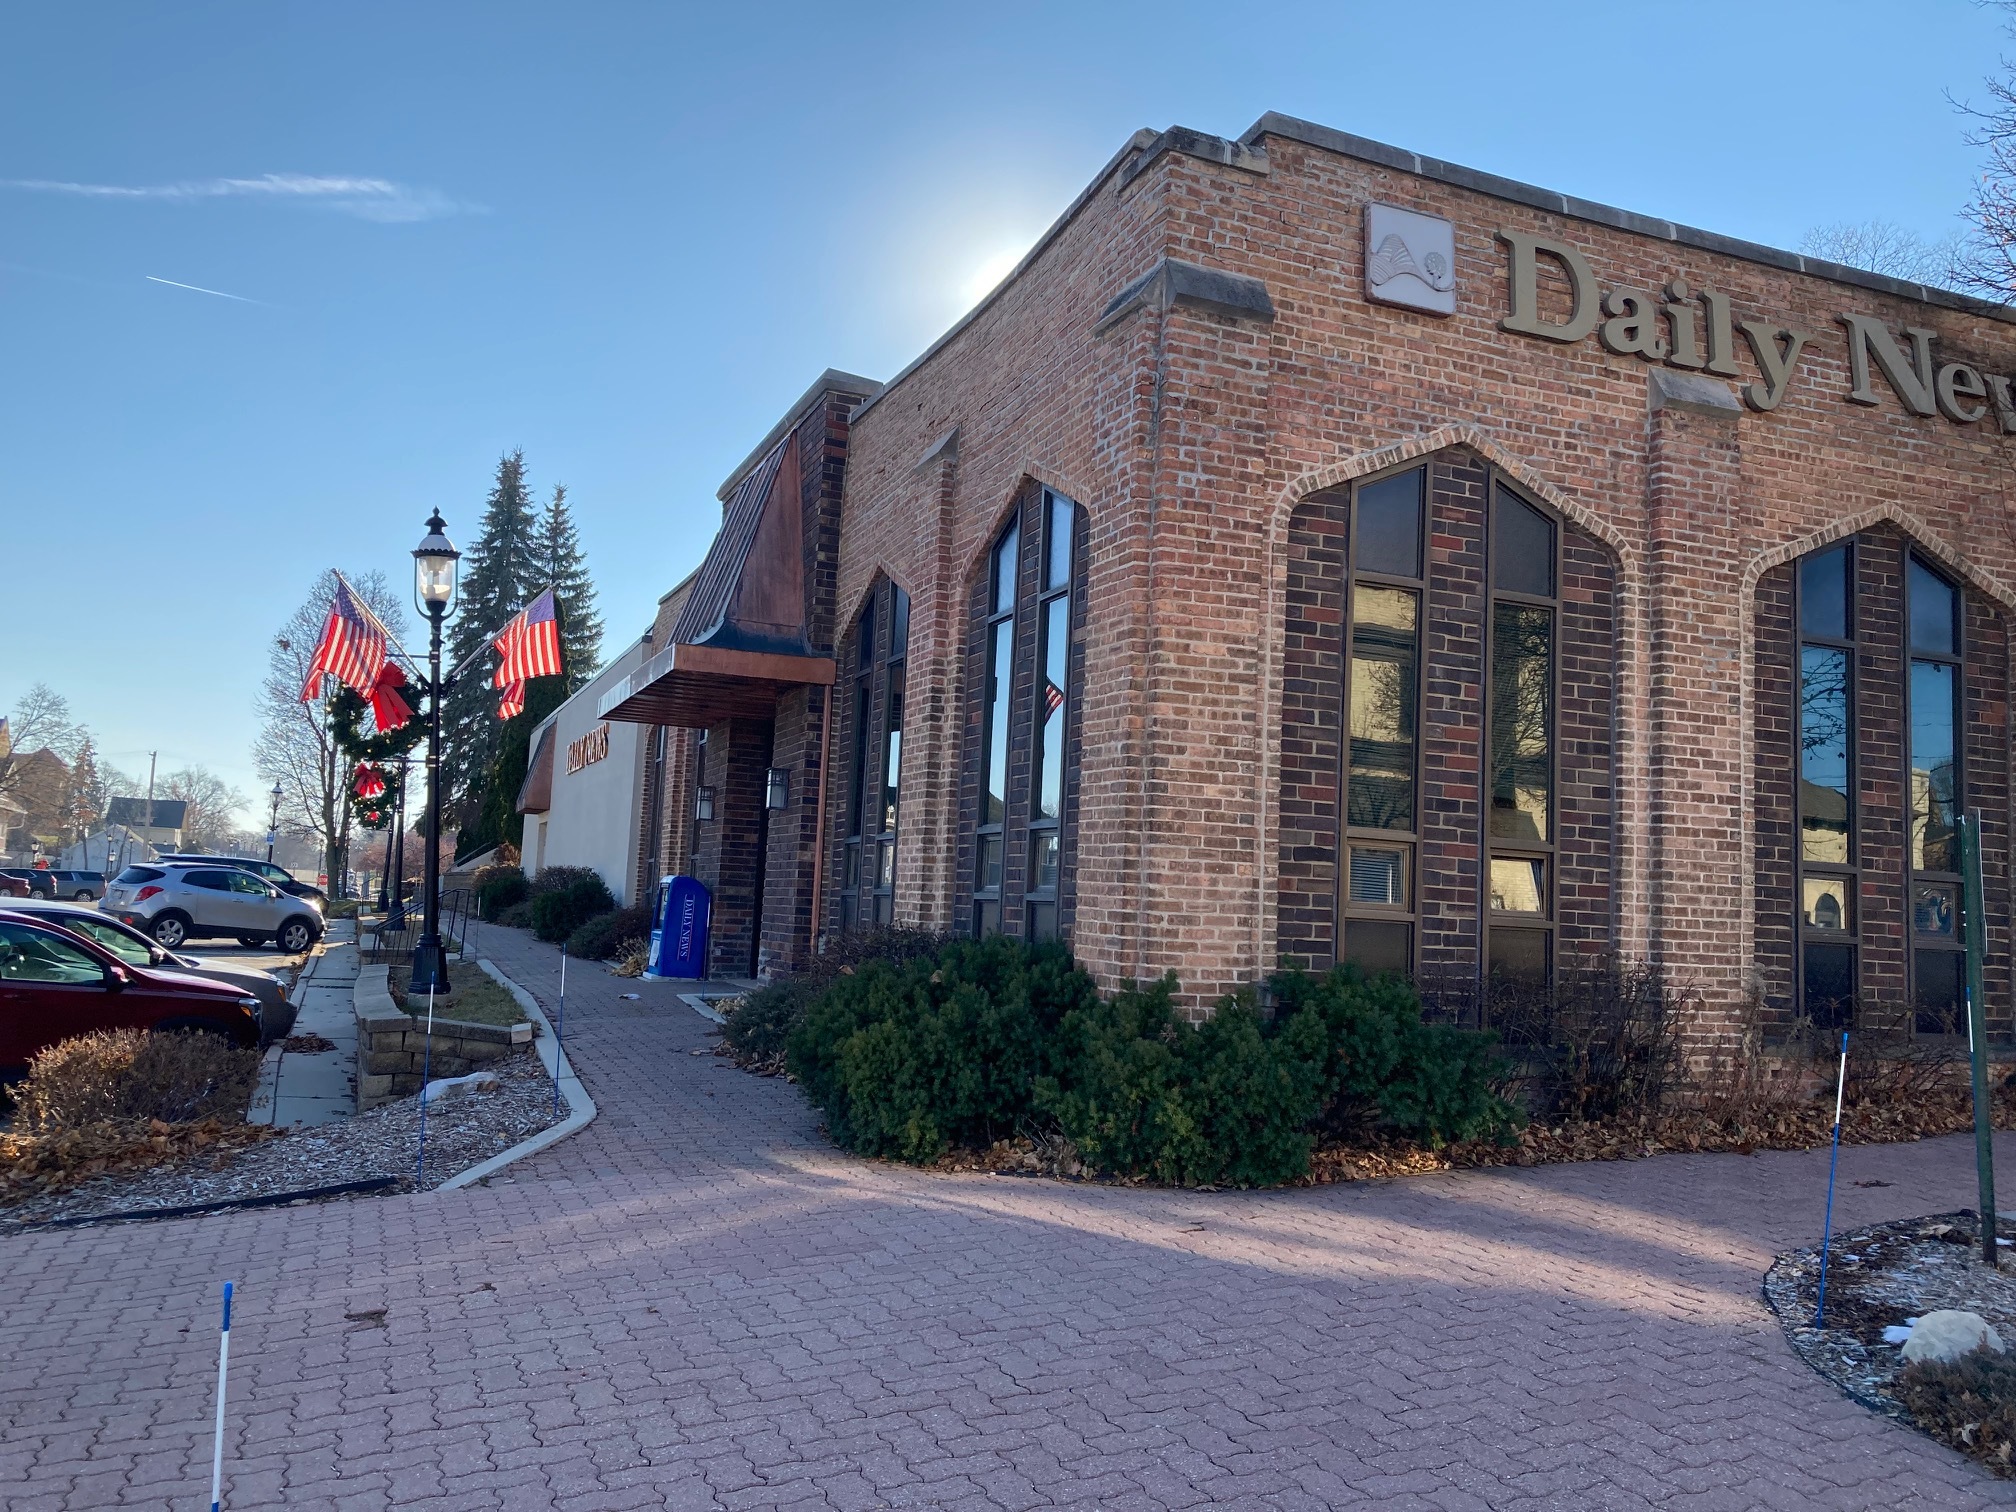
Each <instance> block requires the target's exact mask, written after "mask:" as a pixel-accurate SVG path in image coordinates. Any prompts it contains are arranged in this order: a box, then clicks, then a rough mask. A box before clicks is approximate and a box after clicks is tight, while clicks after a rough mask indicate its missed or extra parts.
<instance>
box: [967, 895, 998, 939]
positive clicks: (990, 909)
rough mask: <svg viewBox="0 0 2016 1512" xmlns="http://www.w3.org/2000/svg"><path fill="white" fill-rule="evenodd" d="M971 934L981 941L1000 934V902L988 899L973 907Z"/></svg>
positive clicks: (996, 899)
mask: <svg viewBox="0 0 2016 1512" xmlns="http://www.w3.org/2000/svg"><path fill="white" fill-rule="evenodd" d="M973 933H975V934H976V935H979V936H981V937H982V938H983V939H984V938H985V937H986V936H988V935H997V934H999V933H1001V901H1000V899H998V898H995V899H990V900H989V901H987V902H985V903H976V904H974V905H973Z"/></svg>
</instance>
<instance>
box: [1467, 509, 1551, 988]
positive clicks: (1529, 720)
mask: <svg viewBox="0 0 2016 1512" xmlns="http://www.w3.org/2000/svg"><path fill="white" fill-rule="evenodd" d="M1560 534H1561V533H1560V531H1558V530H1557V529H1556V528H1555V526H1554V522H1553V521H1552V520H1551V519H1549V518H1548V517H1547V516H1546V515H1544V514H1542V513H1541V512H1540V511H1539V510H1537V509H1535V508H1534V507H1533V506H1532V505H1531V504H1529V503H1527V502H1526V501H1525V500H1524V499H1522V498H1520V497H1519V495H1518V494H1516V493H1514V492H1513V491H1512V490H1511V489H1510V488H1507V487H1506V486H1505V485H1504V484H1503V483H1498V484H1496V485H1495V487H1494V489H1493V495H1492V501H1491V535H1490V538H1489V541H1488V543H1487V548H1486V550H1487V554H1488V556H1489V558H1490V562H1491V606H1490V619H1489V623H1490V650H1489V657H1490V667H1491V675H1490V679H1489V683H1488V686H1487V687H1486V689H1485V720H1486V723H1487V727H1488V729H1489V732H1490V733H1489V739H1488V742H1487V751H1486V759H1487V769H1486V794H1485V799H1486V808H1487V812H1488V815H1489V818H1488V820H1487V822H1486V824H1485V840H1486V844H1487V846H1488V851H1489V857H1490V866H1489V868H1488V870H1487V872H1486V874H1485V895H1486V897H1485V901H1486V905H1487V906H1486V910H1485V914H1486V927H1485V946H1484V961H1485V970H1486V972H1487V974H1489V975H1491V976H1495V977H1500V978H1507V979H1511V980H1515V981H1524V982H1528V983H1536V984H1537V983H1546V982H1548V981H1550V980H1552V977H1553V970H1554V964H1553V963H1554V871H1555V865H1554V857H1555V842H1556V825H1555V815H1554V792H1555V782H1554V754H1555V753H1554V745H1555V741H1554V696H1555V695H1554V679H1555V641H1556V635H1555V625H1556V621H1557V619H1558V617H1559V613H1560V608H1561V604H1560V583H1561V563H1560V550H1561V545H1560Z"/></svg>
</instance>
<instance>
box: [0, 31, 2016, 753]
mask: <svg viewBox="0 0 2016 1512" xmlns="http://www.w3.org/2000/svg"><path fill="white" fill-rule="evenodd" d="M7 30H8V41H7V45H6V47H5V48H4V50H0V180H6V181H8V186H7V187H0V358H4V361H0V710H4V709H5V708H6V707H7V705H8V704H9V703H10V702H11V701H12V700H13V699H14V698H15V697H17V696H18V695H19V694H20V693H21V692H22V691H23V690H24V689H25V688H26V687H27V686H28V685H29V684H31V683H33V682H35V681H37V680H41V681H46V682H48V683H50V684H52V685H53V686H55V687H56V688H57V689H58V690H60V691H62V692H64V693H66V694H67V695H68V696H69V698H70V700H71V703H72V705H73V708H74V711H75V712H76V714H77V715H78V716H79V717H80V718H82V719H83V720H84V721H85V722H86V723H88V724H89V725H91V726H92V727H93V728H94V729H95V730H97V731H98V732H99V734H100V737H101V744H102V746H103V748H104V749H105V750H106V751H107V752H108V753H109V754H110V756H111V758H112V759H113V760H114V761H115V762H116V763H118V764H119V765H120V766H122V767H124V768H126V769H127V770H135V769H138V770H139V771H141V772H142V773H143V774H144V771H145V766H146V752H147V751H148V750H150V749H158V750H159V751H160V752H161V760H162V764H163V768H164V770H165V769H170V768H173V767H175V766H179V765H184V764H187V763H192V762H201V763H203V764H205V765H208V766H210V767H212V768H214V769H216V770H217V771H219V772H221V773H223V774H224V775H225V776H226V777H228V778H229V779H230V780H231V781H232V782H234V783H235V784H237V785H238V786H239V787H240V788H242V789H243V790H245V791H246V792H247V793H255V792H257V791H258V790H259V789H260V788H261V787H262V786H263V784H261V783H259V781H258V779H257V778H256V776H255V774H254V773H253V770H252V765H251V759H250V754H249V747H250V745H251V742H252V738H253V736H254V734H255V733H256V718H255V715H254V712H253V699H254V695H255V693H256V690H257V686H258V683H259V680H260V677H261V675H262V672H263V667H264V657H265V646H266V643H267V641H268V639H269V638H270V636H271V635H272V633H273V631H274V629H275V628H276V627H277V625H278V624H279V623H280V622H281V621H282V620H283V619H284V618H285V617H286V616H287V615H288V613H289V612H290V611H291V610H292V609H293V608H294V607H295V605H297V604H298V603H299V602H300V600H301V598H302V596H303V594H304V592H305V589H306V586H307V585H308V583H309V581H310V580H311V579H312V578H313V577H314V575H315V574H316V572H317V571H318V570H320V569H321V568H323V567H325V566H329V565H337V566H342V567H344V568H354V569H357V570H364V569H368V568H370V567H374V566H375V567H382V568H384V569H385V570H387V571H388V572H390V573H392V574H393V575H394V576H395V579H396V580H398V581H401V582H403V581H406V580H407V578H408V577H409V575H410V573H409V558H408V556H407V553H408V551H410V549H411V548H412V546H413V545H414V543H415V542H416V541H417V540H418V539H419V537H420V535H421V534H422V530H421V521H422V520H423V519H424V517H425V516H426V513H427V511H428V510H429V509H430V508H431V507H433V506H436V505H438V506H439V507H440V508H441V510H442V512H443V513H444V514H445V515H446V516H447V518H448V521H449V529H450V533H451V534H452V535H454V536H455V537H456V538H457V539H458V540H460V541H462V542H463V543H465V544H466V542H467V540H468V538H469V537H470V535H471V534H473V530H474V526H475V523H476V518H477V514H478V510H479V507H480V504H481V501H482V498H483V495H484V492H485V490H486V488H487V485H488V482H489V478H490V474H491V472H492V469H493V468H494V466H495V463H496V459H497V457H498V454H499V453H500V452H501V451H503V450H506V449H509V448H512V447H523V448H524V451H525V456H526V462H527V464H528V467H529V469H530V472H531V476H532V480H533V482H534V485H535V486H536V487H538V488H540V489H541V490H542V491H543V490H544V489H546V488H549V487H550V486H551V485H552V484H553V483H554V482H555V481H561V482H565V483H566V484H567V485H568V490H569V496H570V498H571V499H572V500H573V502H574V504H575V507H576V509H577V510H578V513H579V518H580V523H581V528H582V533H583V536H584V538H585V541H586V545H587V548H588V553H589V560H590V566H591V567H592V569H593V570H594V572H595V575H596V578H597V580H598V584H599V586H600V590H601V603H602V609H603V613H604V616H605V618H606V619H607V621H608V622H609V625H610V641H609V647H608V648H609V649H610V650H614V649H616V648H617V647H618V646H620V645H621V644H623V643H624V642H626V641H627V640H628V639H630V638H631V637H633V636H634V635H635V634H636V633H637V632H638V631H639V630H641V629H642V628H643V626H644V625H645V624H646V623H647V622H648V620H649V618H650V614H651V610H652V607H653V604H654V602H655V600H656V598H657V596H658V594H660V593H661V592H663V591H664V590H665V589H666V588H668V587H670V586H671V585H672V584H673V583H674V582H676V581H677V580H678V579H679V578H680V577H681V576H682V575H683V574H684V573H685V572H687V571H688V570H689V569H690V568H691V567H692V566H693V565H694V563H695V562H696V561H697V560H698V559H699V556H700V555H701V553H702V552H703V551H704V550H705V548H706V545H707V542H708V539H709V538H710V536H711V533H712V530H713V528H714V525H715V523H716V522H717V520H718V505H717V504H716V502H715V498H714V490H715V488H716V486H717V485H718V484H719V482H720V481H721V479H722V478H723V476H724V475H725V474H726V473H727V472H728V471H729V469H731V468H732V467H733V466H734V464H735V463H736V462H737V461H738V460H739V459H740V458H741V457H742V456H743V454H744V453H745V452H746V451H747V450H748V449H749V448H750V446H752V445H753V444H754V443H755V442H756V441H757V440H758V439H759V438H760V437H761V436H762V434H763V432H764V431H765V430H766V429H767V428H768V427H769V426H770V425H771V423H772V422H773V421H774V420H775V419H776V418H777V417H778V415H779V413H780V412H781V410H782V408H783V406H784V405H786V404H788V403H789V402H790V400H791V399H792V398H794V397H795V396H796V395H797V394H798V393H799V392H800V391H801V390H802V389H803V388H804V386H805V385H806V384H807V383H808V382H809V381H810V380H811V379H812V378H813V377H815V376H816V375H817V374H818V373H819V372H820V370H822V369H823V368H825V367H828V366H833V367H841V368H847V369H850V370H853V371H856V372H860V373H865V374H868V375H870V376H873V377H887V376H889V375H890V374H892V373H894V372H895V371H896V370H897V369H898V368H900V367H901V366H902V365H903V364H904V363H906V362H907V361H909V360H910V358H912V357H913V356H915V355H916V353H917V352H918V351H919V350H920V349H921V348H922V347H923V346H925V345H926V344H927V343H928V342H929V341H930V340H931V339H932V338H933V337H934V336H936V335H937V334H938V333H939V332H940V331H941V330H942V329H943V328H944V327H945V326H946V325H948V324H949V323H950V322H951V321H952V320H953V319H955V318H956V317H957V316H958V314H959V313H960V312H961V311H962V310H963V309H965V308H966V307H967V306H968V305H969V304H970V303H971V302H972V300H973V299H974V298H975V297H976V296H977V295H978V294H979V293H980V292H982V291H983V290H984V288H985V287H986V285H987V283H988V282H989V279H990V274H995V275H998V273H999V272H1000V271H1001V270H1002V269H1003V267H1004V266H1006V265H1007V264H1009V263H1012V261H1013V260H1014V258H1015V257H1016V256H1017V255H1018V254H1019V253H1020V252H1021V251H1023V250H1024V249H1025V248H1026V247H1027V246H1028V245H1029V243H1030V242H1031V241H1033V240H1034V238H1035V237H1036V236H1037V235H1038V234H1039V233H1040V232H1041V230H1042V229H1043V228H1044V226H1046V225H1047V224H1048V223H1049V222H1050V221H1051V220H1052V219H1053V218H1054V217H1055V216H1056V214H1057V213H1058V212H1059V211H1061V210H1062V209H1063V207H1064V206H1065V205H1066V204H1067V203H1068V202H1069V201H1070V199H1071V198H1072V196H1073V195H1074V194H1076V193H1077V191H1078V190H1079V189H1080V188H1081V187H1082V186H1083V185H1084V183H1085V182H1086V181H1087V180H1088V179H1089V178H1090V176H1091V175H1092V174H1093V173H1094V172H1095V171H1096V170H1097V169H1098V168H1099V166H1100V165H1101V164H1102V163H1103V162H1104V161H1105V160H1106V159H1107V158H1108V157H1109V156H1110V155H1111V154H1112V153H1113V152H1114V151H1115V150H1116V149H1117V148H1118V147H1119V146H1120V144H1121V143H1122V142H1123V141H1124V140H1125V139H1126V136H1127V134H1128V133H1129V132H1131V131H1133V130H1134V129H1135V128H1137V127H1141V126H1150V127H1158V128H1159V127H1163V126H1167V125H1170V124H1175V123H1180V124H1183V125H1188V126H1194V127H1197V128H1200V129H1203V130H1207V131H1212V132H1218V133H1221V134H1227V135H1232V134H1236V133H1238V132H1240V131H1243V130H1244V129H1245V128H1246V127H1247V126H1248V125H1250V124H1251V123H1252V122H1253V120H1254V119H1255V118H1256V117H1257V116H1259V115H1260V114H1261V113H1262V112H1264V111H1267V110H1279V111H1284V112H1287V113H1290V114H1294V115H1300V116H1305V117H1308V118H1310V119H1313V120H1317V121H1320V122H1323V123H1325V124H1328V125H1333V126H1337V127H1341V128H1343V129H1346V130H1349V131H1354V132H1357V133H1360V134H1362V135H1365V136H1370V137H1375V138H1378V139H1381V140H1384V141H1388V142H1392V143H1395V144H1398V145H1401V146H1405V147H1409V148H1413V149H1415V150H1418V151H1421V152H1425V153H1429V154H1433V155H1436V156H1440V157H1445V158H1449V159H1453V160H1455V161H1457V162H1461V163H1465V164H1469V165H1471V166H1474V167H1478V168H1483V169H1488V170H1491V171H1494V172H1497V173H1502V174H1507V175H1510V176H1512V177H1516V178H1520V179H1525V180H1528V181H1531V182H1534V183H1539V184H1543V185H1546V186H1548V187H1550V188H1556V189H1561V190H1565V191H1568V192H1571V193H1575V194H1580V195H1584V196H1587V197H1589V198H1592V199H1596V200H1602V201H1607V202H1610V203H1613V204H1617V205H1621V206H1624V207H1627V208H1630V209H1634V210H1640V211H1644V212H1647V213H1651V214H1656V215H1660V216H1665V217H1670V218H1672V219H1676V220H1680V221H1685V222H1690V223H1693V224H1695V225H1700V226H1705V227H1708V228H1711V229H1714V230H1718V231H1723V232H1727V233H1730V234H1733V235H1737V236H1742V237H1747V238H1751V239H1753V240H1757V241H1762V242H1767V243H1772V244H1776V245H1783V246H1791V245H1796V243H1797V242H1798V240H1799V238H1800V237H1801V235H1802V234H1803V233H1804V232H1805V231H1806V230H1807V229H1808V228H1810V227H1812V226H1814V225H1816V224H1820V223H1824V222H1829V221H1835V220H1865V219H1870V218H1876V217H1881V218H1884V219H1888V220H1893V221H1896V222H1898V223H1900V224H1903V225H1905V226H1907V227H1910V228H1913V229H1915V230H1918V231H1920V232H1922V233H1923V234H1925V235H1927V236H1930V237H1938V236H1943V235H1945V234H1947V233H1948V232H1950V231H1951V230H1953V229H1955V225H1956V223H1955V221H1954V220H1953V217H1954V214H1955V212H1956V211H1957V210H1958V208H1959V206H1960V205H1961V204H1962V203H1963V202H1964V200H1965V199H1966V197H1967V194H1968V191H1969V185H1970V183H1971V181H1972V178H1973V175H1974V173H1975V172H1976V170H1977V167H1978V162H1977V154H1976V153H1975V152H1974V150H1973V149H1970V148H1968V147H1967V146H1966V145H1965V143H1964V140H1963V138H1964V134H1965V123H1964V122H1963V121H1962V120H1961V119H1960V118H1959V117H1958V116H1957V115H1956V114H1955V112H1954V111H1953V110H1952V109H1951V108H1950V107H1949V105H1948V104H1947V102H1946V99H1945V98H1944V95H1945V92H1951V93H1954V94H1957V95H1961V96H1968V95H1974V96H1978V95H1979V93H1980V80H1981V78H1982V76H1983V75H1984V74H1986V73H1988V72H1990V71H1991V70H1992V69H1993V67H1994V65H1995V60H1996V58H1997V56H1998V54H1999V53H2001V52H2005V51H2006V52H2011V53H2016V43H2011V42H2008V41H2007V40H2006V39H2005V38H2004V37H2003V36H2002V33H2001V16H2000V14H1999V13H1998V12H1994V11H1989V10H1984V9H1982V8H1979V7H1977V6H1975V5H1973V4H1971V3H1969V0H1914V3H1912V4H1910V5H1898V4H1895V3H1882V4H1877V3H1843V0H1833V3H1824V4H1823V3H1789V0H1786V3H1769V0H1750V3H1747V4H1720V3H1699V4H1688V5H1627V4H1619V3H1607V4H1545V3H1526V4H1520V5H1510V6H1508V5H1504V4H1502V3H1489V4H1476V3H1469V0H1451V3H1445V4H1443V5H1441V6H1438V7H1433V8H1430V7H1424V6H1420V5H1393V4H1379V5H1371V4H1362V3H1351V0H1345V3H1338V0H1330V3H1327V4H1308V5H1303V4H1292V3H1281V4H1275V5H1271V6H1267V7H1253V8H1251V9H1250V10H1242V8H1240V7H1236V6H1225V5H1223V4H1217V5H1208V6H1207V5H1184V4H1176V3H1166V0H1165V3H1160V4H1154V5H1140V6H1134V5H1097V4H1091V5H1088V4H1084V3H1082V0H1081V3H1077V4H1068V5H1063V4H1059V5H1050V4H1022V5H1013V6H991V7H976V6H970V5H946V6H942V7H932V6H917V5H866V6H851V7H850V6H839V7H836V6H832V5H819V6H798V5H745V6H719V7H706V8H698V7H693V8H688V7H682V6H672V5H625V4H615V3H605V4H592V5H570V6H558V5H550V4H547V5H529V4H486V5H481V6H478V5H458V4H429V5H425V6H412V5H406V4H400V5H379V4H349V5H344V6H330V5H320V4H293V5H277V4H257V5H249V4H248V5H214V4H213V5H206V4H200V3H194V0H183V3H181V4H177V5H175V6H133V5H97V4H84V3H76V4H69V5H63V6H42V7H28V6H17V7H14V8H13V9H12V10H11V11H10V12H9V18H8V23H7ZM109 191H139V192H109ZM150 278H154V279H168V280H174V281H176V282H179V283H184V284H193V285H197V286H200V287H201V288H203V289H209V290H216V291H220V292H221V293H222V294H229V295H235V296H238V297H237V298H235V299H233V298H223V297H218V295H215V294H206V293H199V292H195V291H194V290H190V289H183V288H177V287H173V286H172V285H170V284H167V283H155V282H150V281H149V279H150Z"/></svg>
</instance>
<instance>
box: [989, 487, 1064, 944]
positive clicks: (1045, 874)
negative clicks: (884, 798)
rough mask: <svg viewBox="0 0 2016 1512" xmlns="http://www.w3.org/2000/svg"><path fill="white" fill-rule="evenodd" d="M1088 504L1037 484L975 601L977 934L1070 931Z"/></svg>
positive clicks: (997, 544)
mask: <svg viewBox="0 0 2016 1512" xmlns="http://www.w3.org/2000/svg"><path fill="white" fill-rule="evenodd" d="M1081 515H1082V511H1080V510H1079V508H1078V506H1077V505H1076V504H1075V503H1074V502H1073V501H1072V500H1070V499H1068V498H1066V497H1065V496H1064V495H1063V494H1060V493H1058V492H1056V491H1055V490H1054V489H1048V488H1034V489H1031V490H1029V492H1028V493H1026V494H1025V495H1024V496H1023V498H1022V499H1021V500H1020V501H1019V502H1018V504H1017V507H1016V509H1015V512H1014V514H1013V516H1012V517H1011V518H1010V519H1009V521H1008V522H1007V524H1006V525H1004V526H1003V527H1002V530H1001V533H1000V534H999V535H998V536H996V537H995V539H994V544H993V546H992V547H991V548H990V550H989V552H988V558H987V568H986V571H985V573H984V574H982V581H981V584H980V586H979V592H978V595H977V598H978V602H977V603H976V606H975V609H976V631H977V634H976V637H975V639H976V643H977V644H976V646H975V657H976V666H975V670H974V676H973V680H972V681H973V688H974V699H975V708H974V718H973V721H972V728H973V730H974V740H973V749H972V752H971V756H970V766H969V770H971V771H972V772H973V773H974V778H973V781H972V783H971V784H970V788H969V791H970V792H971V794H972V798H971V802H970V805H969V807H968V820H967V825H966V826H965V827H966V830H967V833H969V834H970V835H971V837H972V844H971V851H970V858H971V870H970V872H969V873H968V876H967V883H966V887H967V891H968V895H969V897H970V900H971V907H970V913H969V916H968V917H969V924H970V928H971V930H972V932H973V933H974V934H979V935H985V934H995V933H999V932H1002V931H1006V932H1008V933H1011V934H1020V935H1021V936H1022V937H1023V938H1025V939H1031V940H1050V939H1057V938H1060V937H1064V936H1067V935H1068V934H1069V918H1070V913H1071V908H1072V903H1073V898H1072V888H1071V856H1072V836H1071V821H1072V817H1073V813H1074V810H1075V805H1076V781H1075V779H1076V775H1077V752H1076V749H1075V731H1076V718H1077V709H1076V707H1075V699H1076V694H1075V685H1076V647H1077V624H1078V614H1079V605H1080V601H1081V598H1082V594H1081V592H1080V590H1079V584H1080V582H1081V574H1082V570H1083V566H1082V562H1081V560H1080V558H1081V551H1080V545H1079V537H1080V533H1081V530H1082V522H1081Z"/></svg>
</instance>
